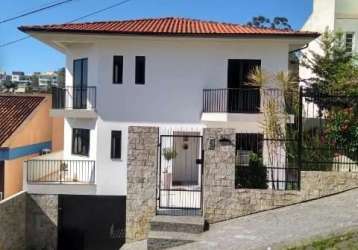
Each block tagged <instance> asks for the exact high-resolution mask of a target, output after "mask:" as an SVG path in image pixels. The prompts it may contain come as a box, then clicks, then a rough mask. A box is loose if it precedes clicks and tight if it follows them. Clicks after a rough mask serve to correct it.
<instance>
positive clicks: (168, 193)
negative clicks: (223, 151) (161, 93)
mask: <svg viewBox="0 0 358 250" xmlns="http://www.w3.org/2000/svg"><path fill="white" fill-rule="evenodd" d="M158 165H159V169H158V176H157V177H158V181H157V185H158V187H157V198H158V201H157V214H162V215H201V214H202V175H203V138H202V136H201V135H200V133H199V132H173V133H172V134H170V135H161V136H160V144H159V164H158Z"/></svg>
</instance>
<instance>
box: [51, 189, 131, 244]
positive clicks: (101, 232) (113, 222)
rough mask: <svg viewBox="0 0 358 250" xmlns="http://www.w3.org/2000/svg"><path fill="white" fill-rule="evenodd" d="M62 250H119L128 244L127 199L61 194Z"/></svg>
mask: <svg viewBox="0 0 358 250" xmlns="http://www.w3.org/2000/svg"><path fill="white" fill-rule="evenodd" d="M58 209H59V211H58V212H59V213H58V216H59V217H58V249H59V250H98V249H101V250H102V249H103V250H117V249H119V248H120V247H121V246H122V245H123V244H124V242H125V220H126V197H125V196H89V195H60V196H59V205H58Z"/></svg>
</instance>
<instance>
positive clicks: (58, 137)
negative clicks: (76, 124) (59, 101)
mask: <svg viewBox="0 0 358 250" xmlns="http://www.w3.org/2000/svg"><path fill="white" fill-rule="evenodd" d="M63 134H64V118H63V117H53V118H52V151H53V152H55V151H60V150H63V143H64V138H63Z"/></svg>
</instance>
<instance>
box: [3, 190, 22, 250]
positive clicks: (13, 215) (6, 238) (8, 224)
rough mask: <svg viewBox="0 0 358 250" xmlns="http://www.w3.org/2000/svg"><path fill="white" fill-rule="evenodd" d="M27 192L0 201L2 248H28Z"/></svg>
mask: <svg viewBox="0 0 358 250" xmlns="http://www.w3.org/2000/svg"><path fill="white" fill-rule="evenodd" d="M26 196H27V194H26V193H25V192H21V193H19V194H17V195H14V196H12V197H10V198H9V199H6V200H3V201H1V202H0V249H1V250H25V249H26V245H25V244H26V240H25V239H26V223H25V216H26Z"/></svg>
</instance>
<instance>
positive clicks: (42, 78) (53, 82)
mask: <svg viewBox="0 0 358 250" xmlns="http://www.w3.org/2000/svg"><path fill="white" fill-rule="evenodd" d="M57 86H58V75H57V73H56V72H45V73H41V74H40V75H39V88H40V90H48V89H49V88H51V87H57Z"/></svg>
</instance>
